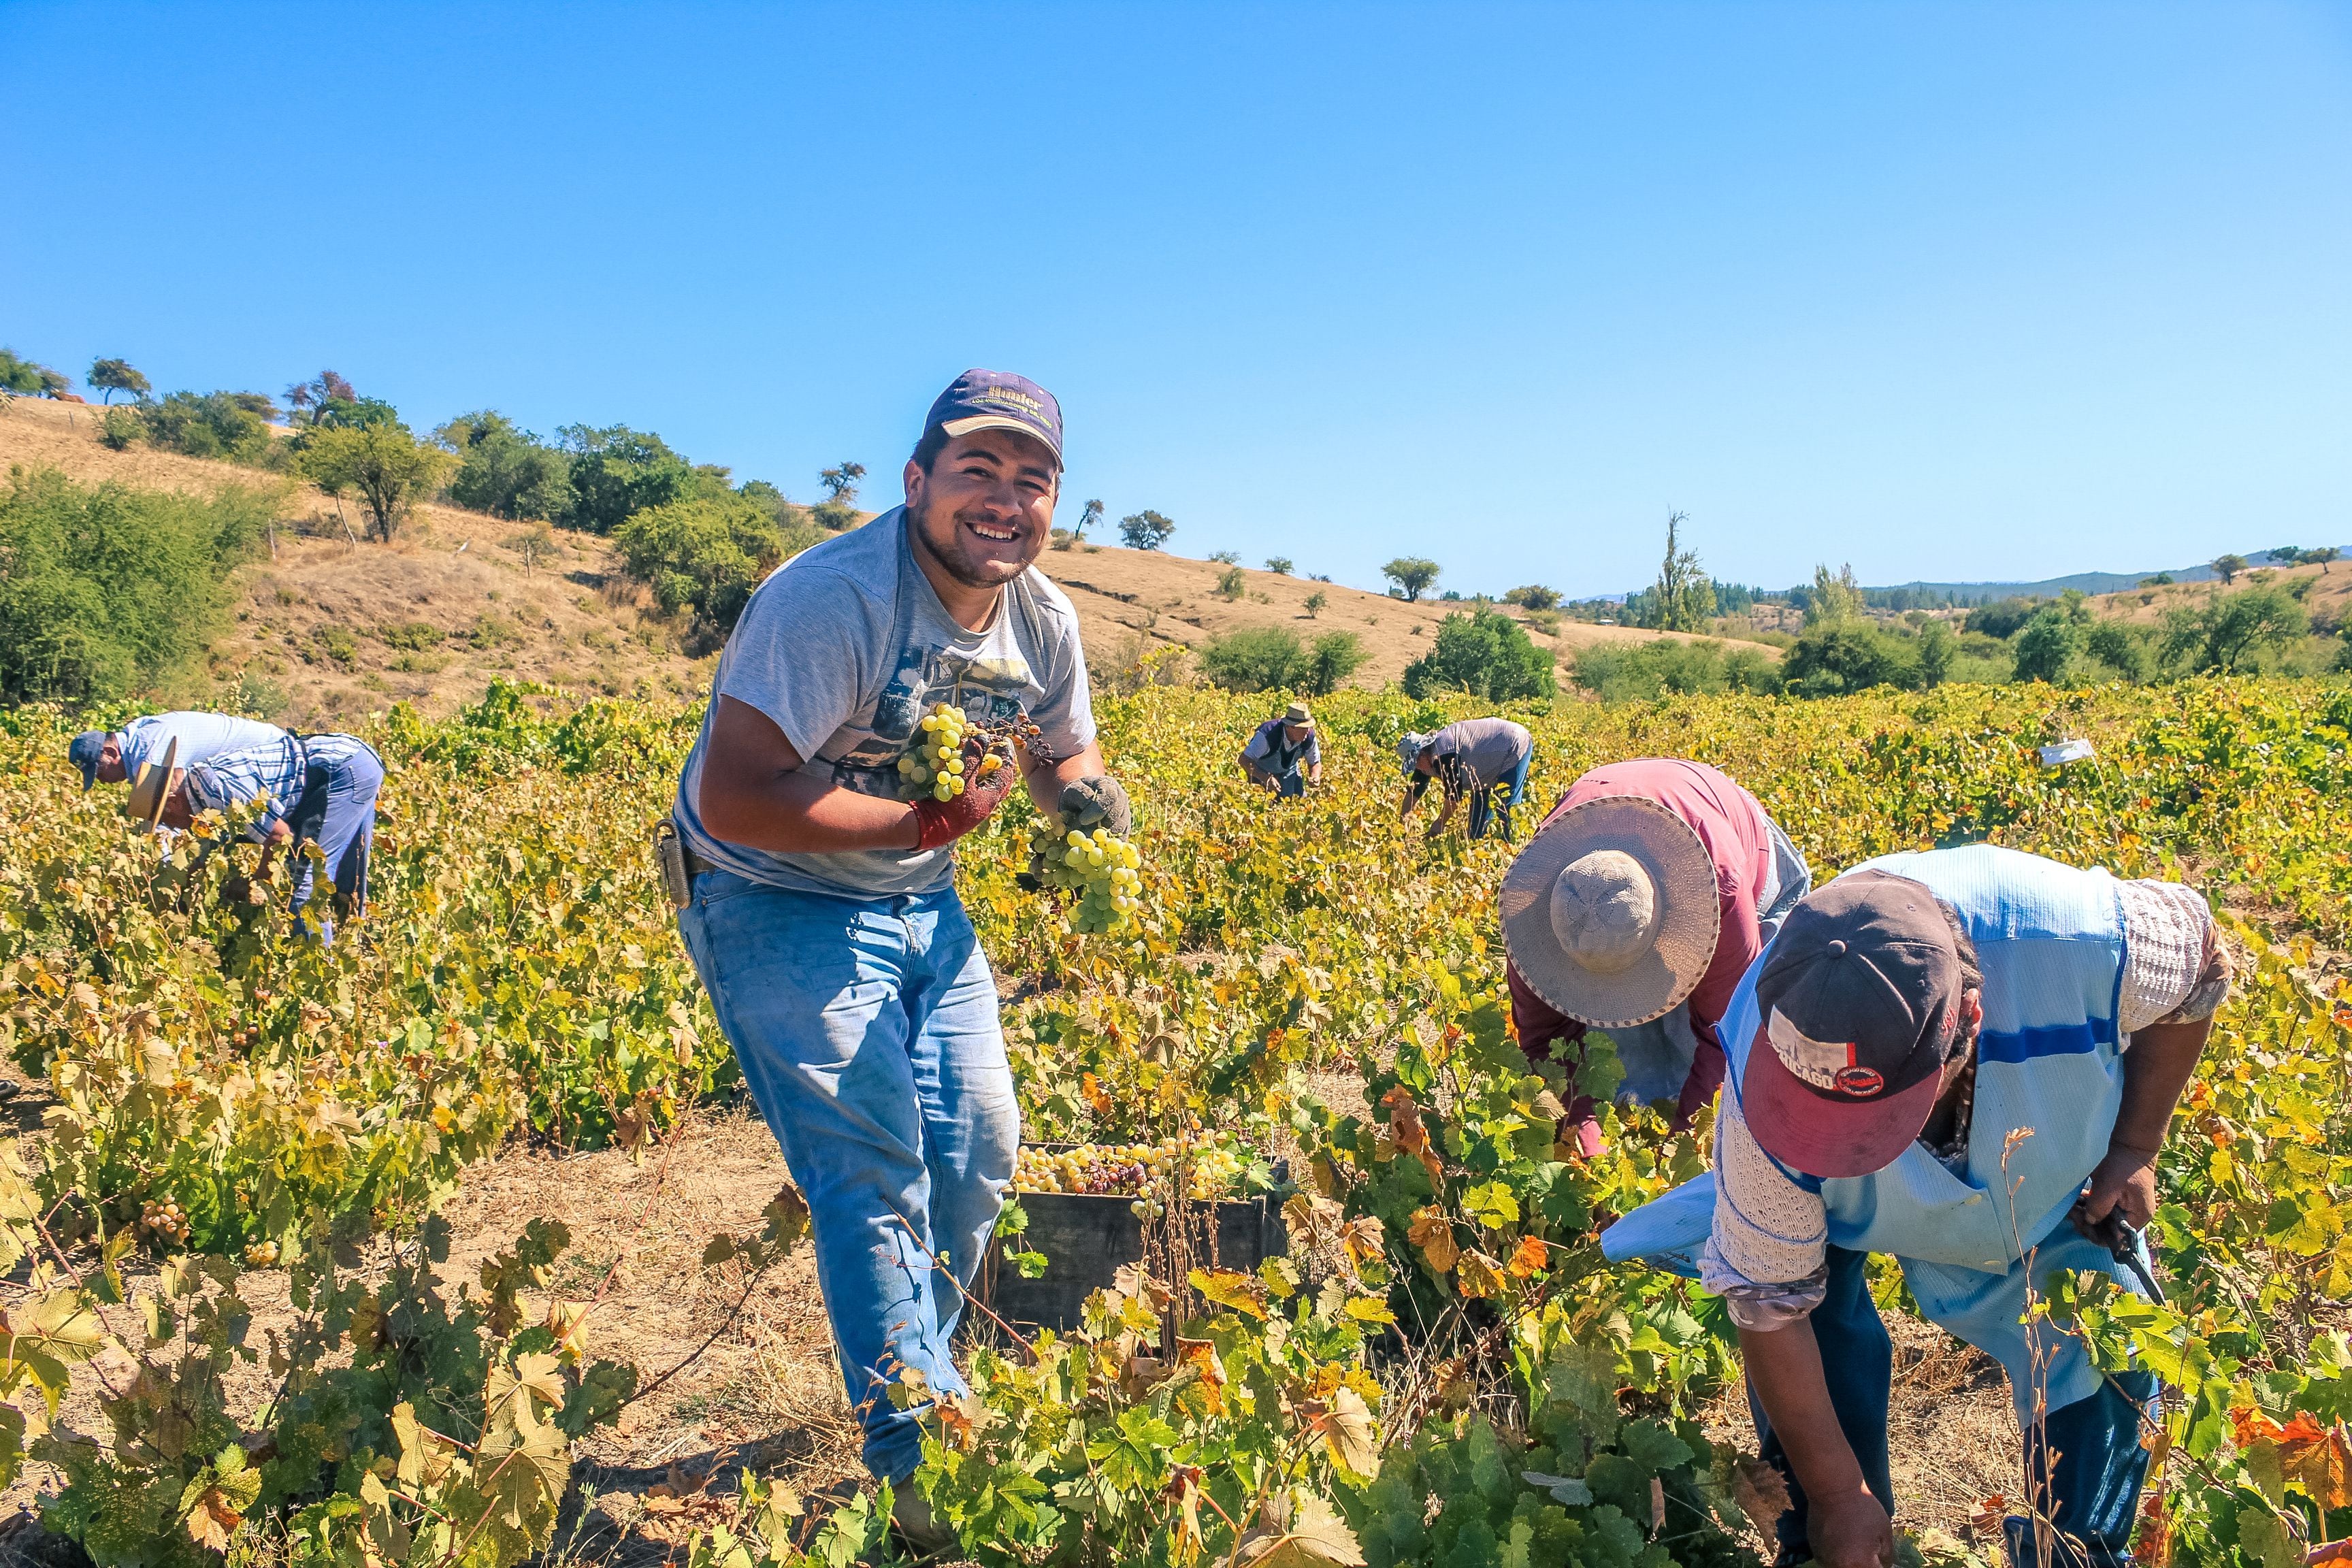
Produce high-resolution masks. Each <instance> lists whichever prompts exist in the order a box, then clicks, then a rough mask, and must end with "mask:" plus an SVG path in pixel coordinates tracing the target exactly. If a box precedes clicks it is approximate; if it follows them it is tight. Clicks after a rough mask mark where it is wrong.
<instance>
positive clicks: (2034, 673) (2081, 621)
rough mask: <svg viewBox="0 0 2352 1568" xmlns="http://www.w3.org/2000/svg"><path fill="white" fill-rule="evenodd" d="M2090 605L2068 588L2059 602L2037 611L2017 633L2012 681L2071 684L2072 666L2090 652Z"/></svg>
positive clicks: (2073, 673) (2074, 671)
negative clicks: (2014, 670)
mask: <svg viewBox="0 0 2352 1568" xmlns="http://www.w3.org/2000/svg"><path fill="white" fill-rule="evenodd" d="M2090 641H2091V609H2090V605H2089V603H2088V602H2087V601H2086V600H2084V597H2083V595H2082V594H2081V593H2080V592H2078V591H2077V590H2075V589H2073V588H2069V589H2067V590H2066V592H2065V595H2063V597H2062V598H2061V599H2060V600H2059V602H2058V603H2056V604H2054V605H2044V606H2043V607H2042V608H2041V609H2039V610H2036V611H2035V612H2034V613H2033V618H2032V620H2030V621H2028V622H2026V623H2025V629H2024V630H2023V631H2021V632H2020V633H2018V634H2017V666H2016V672H2015V676H2014V679H2018V680H2021V681H2026V680H2039V681H2043V682H2046V683H2047V684H2049V685H2052V686H2067V685H2071V684H2073V682H2074V676H2075V674H2076V668H2075V667H2076V666H2077V665H2078V664H2080V663H2081V662H2082V659H2083V657H2084V654H2086V653H2088V652H2089V651H2090Z"/></svg>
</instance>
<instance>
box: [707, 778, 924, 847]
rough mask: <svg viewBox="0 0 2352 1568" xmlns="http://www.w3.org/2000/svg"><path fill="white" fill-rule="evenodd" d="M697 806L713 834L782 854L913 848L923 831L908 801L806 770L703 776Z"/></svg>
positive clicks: (732, 842)
mask: <svg viewBox="0 0 2352 1568" xmlns="http://www.w3.org/2000/svg"><path fill="white" fill-rule="evenodd" d="M698 805H699V806H700V808H701V814H702V826H704V827H706V828H708V829H709V831H710V832H711V834H712V835H713V836H714V837H719V838H723V839H725V840H726V841H727V842H728V843H730V844H740V845H742V846H743V847H745V848H747V849H765V850H768V851H770V852H771V853H772V854H778V855H833V854H839V853H842V852H843V851H845V850H852V849H912V848H913V847H915V840H916V835H917V834H918V833H919V831H920V830H919V827H918V826H917V825H916V822H915V808H914V807H913V806H911V805H907V804H906V803H905V802H904V801H896V800H885V799H883V798H882V797H881V796H879V795H859V794H858V793H857V792H856V791H855V790H846V789H843V788H842V787H841V786H840V785H838V784H827V783H825V782H824V780H822V779H817V778H812V777H811V776H809V775H808V774H806V773H783V774H780V775H778V776H777V777H775V778H773V779H772V780H769V781H766V782H764V783H759V784H746V783H742V782H740V781H738V782H730V783H729V784H716V783H715V782H714V781H713V780H712V779H711V778H710V777H709V775H708V774H705V775H704V778H703V781H702V791H701V795H700V797H699V800H698Z"/></svg>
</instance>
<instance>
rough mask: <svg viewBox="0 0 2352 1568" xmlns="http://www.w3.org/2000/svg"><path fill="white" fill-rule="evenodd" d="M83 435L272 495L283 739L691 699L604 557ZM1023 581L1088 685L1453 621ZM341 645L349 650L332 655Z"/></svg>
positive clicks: (137, 473)
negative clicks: (536, 554)
mask: <svg viewBox="0 0 2352 1568" xmlns="http://www.w3.org/2000/svg"><path fill="white" fill-rule="evenodd" d="M98 417H99V415H98V410H97V409H95V408H92V407H87V406H78V405H73V404H62V403H51V402H47V401H45V400H41V399H35V398H26V399H20V400H18V401H17V402H16V403H15V404H14V405H11V406H9V407H8V408H7V410H6V411H5V412H0V465H7V464H16V463H24V464H26V465H28V466H44V465H46V466H52V467H55V468H60V469H62V470H64V471H65V472H66V473H67V474H68V475H69V476H70V477H72V478H74V479H78V480H80V481H82V482H83V483H96V482H98V481H100V480H102V479H122V480H126V481H128V482H130V483H133V484H139V485H146V486H154V487H158V488H164V489H191V490H203V491H207V492H208V491H210V490H213V489H216V488H218V487H219V486H222V485H224V484H242V485H261V486H275V487H281V488H283V489H285V492H286V497H285V500H283V501H282V502H281V504H280V506H279V517H280V519H281V520H282V523H283V526H281V527H280V528H279V530H278V534H277V537H276V540H275V542H274V558H273V559H271V560H268V561H262V562H257V563H255V564H254V565H252V566H250V567H248V568H247V569H246V572H245V576H244V585H245V586H246V588H247V591H248V592H247V603H246V604H245V605H243V607H242V613H241V617H240V621H239V624H238V626H237V628H236V631H235V632H234V633H232V634H231V635H230V636H229V637H226V638H225V639H224V640H223V641H222V643H221V644H220V645H219V646H218V647H215V650H214V657H213V665H214V674H215V679H220V680H222V681H224V682H225V683H230V684H233V683H234V681H235V679H236V677H237V676H239V675H240V674H242V675H244V676H246V677H247V678H248V679H250V680H251V681H253V682H255V683H257V684H258V685H260V686H263V687H268V688H276V689H279V690H280V691H282V692H283V694H284V698H283V700H284V706H283V708H282V709H281V710H279V712H278V714H277V715H276V716H277V717H279V718H281V719H283V720H284V721H287V722H289V723H294V724H298V725H314V724H325V723H327V722H330V721H335V720H337V719H339V718H350V717H354V716H356V715H359V714H362V713H366V712H369V711H372V710H377V709H381V708H383V707H386V706H388V705H389V704H390V703H391V702H393V701H394V700H407V701H410V702H414V703H415V704H416V705H417V706H418V707H419V708H420V709H422V710H425V711H426V712H428V713H444V712H446V711H448V710H450V709H452V708H455V707H457V705H459V704H461V703H464V702H467V701H471V700H474V699H475V698H476V697H478V696H479V695H480V692H481V689H482V688H483V686H484V685H485V684H486V683H487V682H488V680H489V679H491V678H492V677H493V676H503V677H506V678H507V679H524V680H543V681H547V682H549V683H551V684H553V685H558V686H562V687H564V688H566V689H570V690H572V691H576V692H581V693H584V694H603V695H607V696H625V695H626V696H678V697H699V696H700V695H701V694H702V693H703V692H704V691H706V690H707V689H709V679H710V660H709V659H708V658H702V659H695V658H688V657H687V655H686V654H685V652H684V651H683V650H682V649H681V648H680V647H679V646H678V640H677V632H676V629H675V628H673V627H671V626H668V625H667V624H666V623H665V622H663V621H662V620H661V618H660V617H658V616H655V615H654V614H652V613H651V608H650V605H648V603H647V602H646V600H645V598H644V597H643V595H642V594H641V592H639V591H636V590H634V589H631V588H629V587H628V586H627V585H625V584H621V583H620V581H619V579H618V574H617V570H616V567H615V565H614V557H613V552H612V550H611V548H610V546H608V545H607V544H606V543H605V542H604V541H603V540H601V539H597V538H594V537H593V536H588V535H583V534H575V533H570V532H564V531H558V532H557V534H556V541H557V549H556V555H555V559H554V560H553V561H551V562H550V563H548V564H547V565H546V566H544V567H543V568H541V570H539V571H538V572H537V573H536V574H532V575H529V576H527V575H525V574H524V571H523V566H522V563H521V560H520V557H519V556H517V555H516V554H515V553H514V552H511V551H509V550H507V549H506V548H505V547H504V546H503V545H501V544H500V543H499V541H501V540H503V539H506V538H508V537H509V536H510V535H511V534H513V533H514V532H515V531H516V530H517V528H518V526H519V525H517V524H515V523H512V522H509V521H503V520H501V519H499V518H494V517H486V516H483V515H482V514H480V513H478V512H468V511H461V510H457V508H454V507H442V506H427V507H420V508H418V509H417V512H416V516H415V519H414V520H413V521H411V522H410V523H409V524H408V525H407V527H406V529H405V530H404V532H403V533H402V534H401V535H400V536H399V537H398V539H397V540H396V541H395V542H394V543H392V544H390V545H380V544H374V543H366V542H362V543H356V544H355V543H352V542H350V540H349V539H348V538H347V536H346V528H347V527H348V529H349V531H351V532H354V533H355V532H356V531H358V530H359V528H360V526H361V519H360V516H359V513H358V511H357V510H356V509H354V508H352V506H351V505H350V503H348V502H346V503H343V504H342V505H341V507H340V508H339V507H338V504H337V503H336V502H335V501H334V500H331V499H330V498H328V497H326V496H323V495H321V494H320V493H319V492H318V491H317V490H315V489H310V487H308V486H302V485H296V484H293V483H291V482H290V481H289V480H286V479H279V478H278V477H276V476H273V475H269V474H265V473H261V472H259V471H257V470H255V469H251V468H238V467H236V466H235V465H233V464H228V463H218V462H211V461H207V460H205V459H203V458H184V457H180V456H178V455H177V454H175V453H170V452H158V451H154V450H152V448H149V447H143V446H134V447H131V448H130V449H128V450H127V451H122V452H113V451H109V450H108V449H107V448H106V447H103V446H101V445H100V444H99V440H98ZM1038 565H1039V567H1040V568H1042V569H1043V570H1044V571H1045V574H1046V575H1048V576H1050V577H1052V578H1053V579H1054V580H1055V582H1057V583H1059V584H1061V585H1062V587H1063V588H1064V590H1065V591H1066V592H1067V593H1068V594H1069V595H1070V599H1071V602H1072V603H1073V604H1074V605H1076V607H1077V612H1078V627H1079V636H1080V637H1081V639H1082V640H1083V641H1084V643H1085V645H1086V647H1087V649H1088V650H1089V651H1090V653H1091V656H1092V658H1093V659H1094V660H1095V662H1096V664H1097V668H1101V667H1103V666H1104V665H1105V664H1106V663H1107V662H1108V663H1112V664H1117V663H1132V662H1133V659H1134V658H1137V657H1139V656H1140V655H1142V654H1147V653H1150V652H1151V651H1153V650H1155V649H1158V648H1164V647H1187V648H1199V647H1202V646H1204V645H1205V644H1206V643H1207V642H1208V640H1209V639H1210V638H1211V637H1215V636H1217V635H1219V634H1220V633H1223V632H1230V631H1235V630H1239V629H1241V628H1243V627H1245V626H1288V627H1290V628H1291V629H1292V630H1294V631H1296V632H1297V633H1298V634H1299V635H1300V636H1301V637H1305V638H1308V639H1312V638H1313V637H1318V636H1320V635H1321V634H1322V633H1324V632H1327V631H1350V632H1354V633H1355V634H1356V635H1357V636H1358V637H1360V638H1361V639H1362V642H1363V645H1364V649H1365V652H1366V653H1367V655H1369V657H1368V658H1367V659H1366V660H1365V662H1364V665H1363V667H1362V668H1360V669H1359V670H1358V671H1357V672H1356V674H1355V676H1354V678H1353V679H1352V680H1351V682H1350V684H1352V685H1356V686H1361V687H1365V688H1369V689H1377V688H1379V687H1381V686H1383V685H1386V684H1388V683H1390V682H1392V681H1395V680H1397V679H1400V678H1402V675H1403V674H1404V668H1405V666H1406V665H1407V664H1409V663H1411V662H1412V660H1413V659H1415V658H1419V657H1420V656H1421V655H1422V654H1423V653H1424V652H1426V651H1427V650H1428V648H1429V647H1430V638H1431V637H1433V636H1434V635H1435V633H1436V630H1437V626H1438V624H1439V623H1440V622H1442V621H1443V620H1444V618H1445V616H1448V615H1451V614H1455V613H1458V612H1460V611H1462V610H1463V609H1465V608H1466V606H1465V605H1461V604H1458V603H1454V604H1449V603H1447V602H1445V601H1444V600H1424V601H1423V602H1421V603H1419V604H1410V605H1409V604H1406V603H1404V602H1403V601H1402V600H1400V599H1391V598H1389V597H1387V596H1386V595H1381V594H1375V593H1368V592H1366V591H1364V590H1362V589H1360V588H1349V587H1346V586H1343V585H1341V584H1335V583H1316V582H1312V581H1309V580H1308V579H1307V578H1304V577H1292V576H1277V575H1276V574H1273V573H1271V572H1257V571H1249V570H1246V569H1244V572H1243V574H1242V575H1243V584H1244V588H1243V592H1242V595H1241V596H1240V597H1239V598H1237V599H1228V598H1226V597H1225V596H1224V595H1221V594H1219V593H1218V592H1217V590H1216V584H1217V579H1218V578H1219V576H1220V575H1222V574H1223V573H1224V571H1225V567H1224V566H1223V565H1222V564H1220V563H1216V562H1213V561H1193V560H1190V559H1188V558H1186V557H1183V556H1181V555H1169V554H1165V553H1162V552H1156V551H1138V550H1127V549H1123V548H1120V547H1118V546H1116V545H1103V546H1095V545H1081V546H1078V547H1076V548H1075V549H1071V550H1049V551H1047V552H1045V554H1044V555H1042V556H1040V557H1039V558H1038ZM2347 580H2352V574H2347ZM1317 593H1320V594H1322V595H1324V596H1325V598H1326V599H1327V600H1328V604H1327V605H1325V606H1324V607H1323V609H1322V610H1321V611H1320V613H1319V614H1318V615H1317V616H1312V617H1310V616H1308V615H1307V599H1308V598H1309V597H1310V596H1311V595H1315V594H1317ZM1500 607H1501V608H1503V609H1504V610H1505V613H1507V614H1509V615H1512V616H1517V617H1518V618H1519V619H1521V620H1522V621H1523V622H1525V621H1526V620H1527V617H1526V616H1524V615H1522V614H1521V613H1520V612H1519V611H1517V610H1516V609H1512V608H1510V607H1509V606H1500ZM486 623H487V625H486ZM420 624H421V625H424V626H429V627H430V628H432V629H433V630H434V631H435V632H436V633H438V634H439V637H438V640H436V642H434V643H433V645H432V646H430V647H425V648H415V647H405V646H401V645H398V644H395V643H392V642H387V641H385V640H384V639H383V637H380V636H379V635H377V634H378V633H380V632H381V631H383V629H385V628H393V629H394V630H395V631H397V630H398V629H400V628H405V627H408V626H412V625H420ZM1528 626H1529V630H1530V632H1531V634H1532V635H1533V636H1534V637H1535V641H1536V646H1537V647H1544V648H1549V650H1551V651H1552V653H1553V656H1554V658H1555V660H1556V661H1557V663H1558V665H1559V669H1560V672H1561V675H1562V677H1563V679H1565V677H1566V675H1567V674H1568V673H1569V671H1570V670H1571V669H1572V668H1573V667H1574V664H1575V656H1576V653H1577V651H1578V650H1579V649H1580V648H1584V647H1591V646H1593V645H1595V644H1598V643H1633V642H1648V641H1654V640H1655V639H1657V638H1659V637H1678V636H1680V635H1681V634H1679V633H1666V632H1648V631H1641V630H1638V629H1636V628H1633V627H1631V626H1590V625H1586V624H1584V623H1581V622H1576V621H1560V622H1559V623H1557V626H1556V630H1555V631H1553V632H1550V633H1547V632H1545V631H1543V630H1542V629H1541V627H1540V626H1535V625H1534V624H1533V623H1531V622H1530V623H1528ZM338 633H341V634H347V636H344V637H342V638H341V641H340V642H338V640H337V637H336V634H338ZM485 633H487V635H484V634H485ZM1766 652H1767V655H1768V657H1771V658H1778V657H1779V656H1778V654H1777V652H1775V651H1773V650H1771V649H1769V648H1768V649H1766Z"/></svg>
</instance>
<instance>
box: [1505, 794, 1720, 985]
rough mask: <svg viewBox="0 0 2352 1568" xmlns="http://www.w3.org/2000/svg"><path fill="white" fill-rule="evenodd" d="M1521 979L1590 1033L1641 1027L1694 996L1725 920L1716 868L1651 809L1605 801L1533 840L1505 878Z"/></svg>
mask: <svg viewBox="0 0 2352 1568" xmlns="http://www.w3.org/2000/svg"><path fill="white" fill-rule="evenodd" d="M1502 901H1503V945H1504V946H1505V948H1507V950H1508V951H1509V952H1510V955H1511V962H1512V963H1514V964H1516V965H1517V966H1518V971H1519V975H1520V978H1522V979H1524V980H1525V981H1526V982H1527V983H1528V985H1530V986H1532V987H1533V988H1534V990H1535V993H1536V994H1537V995H1538V996H1540V997H1542V998H1543V999H1544V1000H1545V1001H1547V1002H1549V1003H1550V1004H1551V1005H1553V1006H1554V1007H1557V1008H1558V1009H1559V1011H1561V1012H1562V1013H1565V1014H1567V1015H1568V1016H1570V1017H1571V1018H1575V1019H1578V1020H1580V1021H1581V1022H1583V1023H1586V1024H1590V1025H1592V1026H1595V1027H1596V1028H1602V1029H1618V1028H1624V1027H1627V1026H1631V1025H1634V1024H1646V1023H1648V1022H1649V1021H1650V1020H1651V1019H1653V1018H1655V1017H1657V1016H1660V1015H1662V1014H1664V1013H1666V1012H1668V1011H1670V1010H1671V1009H1672V1008H1673V1007H1674V1006H1675V1004H1676V1003H1678V1002H1680V1001H1681V1000H1682V999H1683V998H1684V997H1685V996H1688V995H1689V994H1691V992H1692V991H1693V990H1694V989H1695V988H1696V986H1697V985H1698V983H1699V977H1700V976H1701V975H1703V974H1705V973H1706V966H1707V964H1708V963H1711V962H1713V960H1714V958H1715V942H1716V936H1717V931H1718V930H1719V928H1720V926H1721V923H1722V919H1723V911H1722V908H1721V906H1720V904H1719V903H1718V902H1717V892H1716V883H1715V865H1714V862H1713V861H1712V859H1710V858H1709V857H1708V855H1707V852H1706V846H1705V845H1704V844H1702V843H1700V842H1699V837H1698V834H1697V833H1696V832H1695V831H1694V830H1693V829H1692V827H1691V826H1690V825H1689V824H1688V823H1686V822H1685V821H1684V820H1683V819H1682V818H1681V817H1679V816H1675V814H1674V813H1673V812H1671V811H1669V810H1667V809H1666V808H1665V807H1664V806H1663V805H1659V804H1658V803H1657V802H1656V801H1654V800H1647V799H1644V798H1643V797H1642V796H1640V795H1604V796H1602V797H1601V799H1599V800H1589V801H1587V802H1585V803H1584V804H1583V805H1580V806H1577V807H1576V808H1574V809H1573V810H1571V811H1568V812H1565V813H1563V814H1562V815H1561V816H1560V817H1559V819H1558V820H1557V821H1555V822H1553V823H1552V824H1551V826H1549V827H1546V828H1545V829H1543V831H1541V832H1540V833H1538V834H1537V835H1536V836H1535V837H1534V838H1532V839H1531V840H1529V841H1528V847H1526V848H1525V849H1523V850H1521V851H1520V852H1519V858H1517V859H1516V860H1514V861H1512V862H1511V868H1510V870H1509V872H1508V873H1507V874H1506V875H1505V877H1504V879H1503V900H1502Z"/></svg>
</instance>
